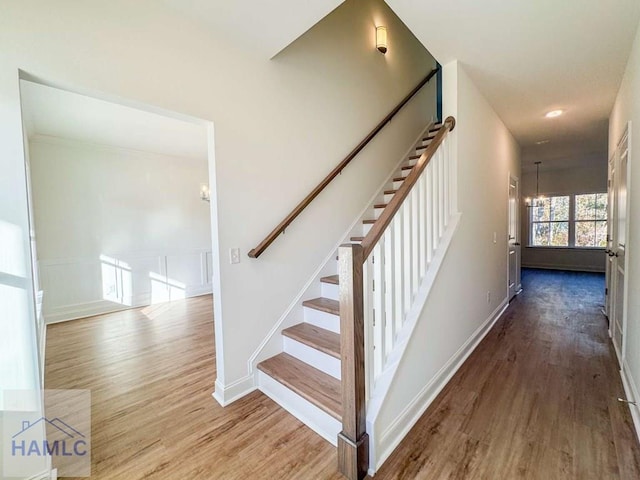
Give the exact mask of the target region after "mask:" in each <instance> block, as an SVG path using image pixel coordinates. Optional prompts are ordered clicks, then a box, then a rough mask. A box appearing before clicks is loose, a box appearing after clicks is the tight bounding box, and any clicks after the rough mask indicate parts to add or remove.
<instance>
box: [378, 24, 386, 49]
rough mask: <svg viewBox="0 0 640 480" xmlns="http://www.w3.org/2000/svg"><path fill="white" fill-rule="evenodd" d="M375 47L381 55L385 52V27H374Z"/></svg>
mask: <svg viewBox="0 0 640 480" xmlns="http://www.w3.org/2000/svg"><path fill="white" fill-rule="evenodd" d="M376 48H377V49H378V50H380V51H381V52H382V54H383V55H384V54H385V53H387V27H382V26H380V27H376Z"/></svg>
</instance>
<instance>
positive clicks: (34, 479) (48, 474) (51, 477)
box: [26, 468, 58, 480]
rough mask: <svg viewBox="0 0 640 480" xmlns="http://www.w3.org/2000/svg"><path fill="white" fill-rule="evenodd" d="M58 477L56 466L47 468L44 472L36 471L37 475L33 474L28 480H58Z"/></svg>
mask: <svg viewBox="0 0 640 480" xmlns="http://www.w3.org/2000/svg"><path fill="white" fill-rule="evenodd" d="M57 478H58V471H57V469H55V468H54V469H53V470H45V471H43V472H40V473H36V474H35V475H31V476H30V477H29V478H27V479H26V480H57Z"/></svg>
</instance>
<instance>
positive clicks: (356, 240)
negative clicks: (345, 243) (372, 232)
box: [351, 237, 364, 242]
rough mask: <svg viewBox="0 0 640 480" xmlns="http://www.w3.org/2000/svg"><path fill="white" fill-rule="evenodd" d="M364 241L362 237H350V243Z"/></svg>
mask: <svg viewBox="0 0 640 480" xmlns="http://www.w3.org/2000/svg"><path fill="white" fill-rule="evenodd" d="M363 240H364V237H351V241H352V242H361V241H363Z"/></svg>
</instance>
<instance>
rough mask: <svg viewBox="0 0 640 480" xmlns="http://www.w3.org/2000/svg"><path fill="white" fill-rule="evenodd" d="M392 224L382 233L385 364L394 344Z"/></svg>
mask: <svg viewBox="0 0 640 480" xmlns="http://www.w3.org/2000/svg"><path fill="white" fill-rule="evenodd" d="M393 228H394V223H393V222H391V224H390V225H389V227H388V228H387V230H386V231H385V232H384V265H383V268H384V288H383V290H384V298H385V302H384V303H385V325H384V334H383V337H384V340H385V349H384V351H385V356H384V363H386V362H387V356H388V355H389V352H391V350H392V349H393V345H394V342H395V336H396V335H395V333H396V332H395V325H396V322H395V319H394V318H393V317H394V315H395V312H396V308H395V301H396V298H395V252H394V247H395V235H394V231H393Z"/></svg>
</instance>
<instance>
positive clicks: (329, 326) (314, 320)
mask: <svg viewBox="0 0 640 480" xmlns="http://www.w3.org/2000/svg"><path fill="white" fill-rule="evenodd" d="M304 321H305V322H307V323H310V324H311V325H315V326H316V327H320V328H324V329H325V330H329V331H330V332H334V333H340V317H339V316H338V315H334V314H332V313H327V312H321V311H320V310H316V309H315V308H309V307H304Z"/></svg>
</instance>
